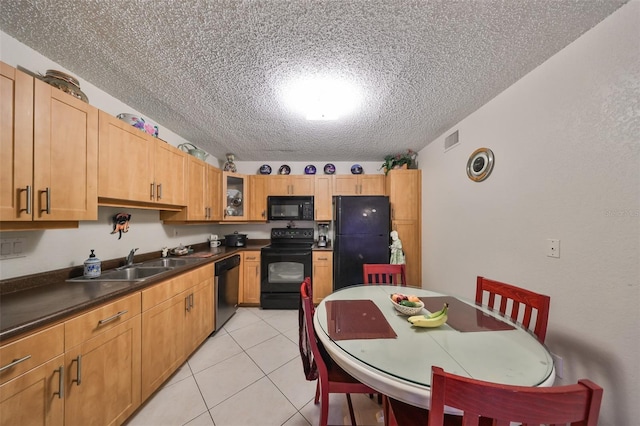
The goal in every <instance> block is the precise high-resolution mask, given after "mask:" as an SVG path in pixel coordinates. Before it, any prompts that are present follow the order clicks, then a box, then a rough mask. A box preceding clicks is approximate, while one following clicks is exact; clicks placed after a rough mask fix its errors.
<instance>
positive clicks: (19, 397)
mask: <svg viewBox="0 0 640 426" xmlns="http://www.w3.org/2000/svg"><path fill="white" fill-rule="evenodd" d="M63 365H64V356H62V355H60V356H58V357H56V358H54V359H52V360H51V361H49V362H46V363H44V364H42V365H40V366H39V367H36V368H34V369H32V370H29V371H28V372H27V373H24V374H22V375H20V376H18V377H16V378H14V379H12V380H10V381H8V382H7V383H5V384H3V385H2V386H0V425H1V426H15V425H29V426H32V425H33V426H58V425H62V424H64V397H65V395H64V369H63Z"/></svg>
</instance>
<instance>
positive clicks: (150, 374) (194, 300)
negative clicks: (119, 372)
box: [142, 264, 214, 400]
mask: <svg viewBox="0 0 640 426" xmlns="http://www.w3.org/2000/svg"><path fill="white" fill-rule="evenodd" d="M213 316H214V311H213V264H210V265H206V266H203V267H201V268H198V269H195V270H193V271H189V272H187V273H185V274H182V275H180V276H178V277H176V278H172V279H169V280H167V281H164V282H162V283H159V284H156V285H154V286H153V287H150V288H148V289H145V290H143V291H142V359H144V363H143V364H142V399H143V400H145V399H146V398H148V397H149V395H151V394H152V393H153V392H154V391H155V390H156V389H157V388H158V387H159V386H160V385H161V384H162V383H163V382H164V381H165V380H166V379H167V378H169V376H171V374H173V372H174V371H175V370H176V369H177V368H178V367H179V366H180V365H181V364H182V363H183V362H184V361H185V360H186V359H187V357H188V356H189V355H190V354H191V353H192V352H193V350H194V349H195V348H197V347H198V346H199V345H200V344H201V343H202V342H203V341H204V340H205V339H206V338H207V336H208V335H209V334H211V333H212V332H213Z"/></svg>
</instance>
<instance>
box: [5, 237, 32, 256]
mask: <svg viewBox="0 0 640 426" xmlns="http://www.w3.org/2000/svg"><path fill="white" fill-rule="evenodd" d="M26 241H27V239H26V238H3V239H2V240H0V259H13V258H16V257H25V253H24V250H25V245H26Z"/></svg>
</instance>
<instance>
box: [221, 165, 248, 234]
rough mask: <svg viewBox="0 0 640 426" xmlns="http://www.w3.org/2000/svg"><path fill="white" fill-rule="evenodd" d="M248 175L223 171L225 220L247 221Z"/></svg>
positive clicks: (223, 213)
mask: <svg viewBox="0 0 640 426" xmlns="http://www.w3.org/2000/svg"><path fill="white" fill-rule="evenodd" d="M247 188H248V185H247V177H246V176H244V175H241V174H238V173H232V172H222V194H221V197H220V198H221V199H222V200H223V202H222V206H223V209H224V211H223V212H222V215H223V221H230V222H234V221H246V220H247V215H248V210H247V199H246V197H247V194H246V191H247Z"/></svg>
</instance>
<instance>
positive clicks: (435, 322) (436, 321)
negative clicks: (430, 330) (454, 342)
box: [407, 303, 449, 327]
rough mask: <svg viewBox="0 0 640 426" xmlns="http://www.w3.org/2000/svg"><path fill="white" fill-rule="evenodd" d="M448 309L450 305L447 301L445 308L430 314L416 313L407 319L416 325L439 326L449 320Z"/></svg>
mask: <svg viewBox="0 0 640 426" xmlns="http://www.w3.org/2000/svg"><path fill="white" fill-rule="evenodd" d="M448 310H449V305H448V304H447V303H445V304H444V306H443V308H442V309H441V310H439V311H438V312H433V313H431V314H429V315H414V316H412V317H409V318H407V321H409V322H410V323H411V324H412V325H415V326H416V327H439V326H441V325H442V324H444V323H445V322H447V312H448Z"/></svg>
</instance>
